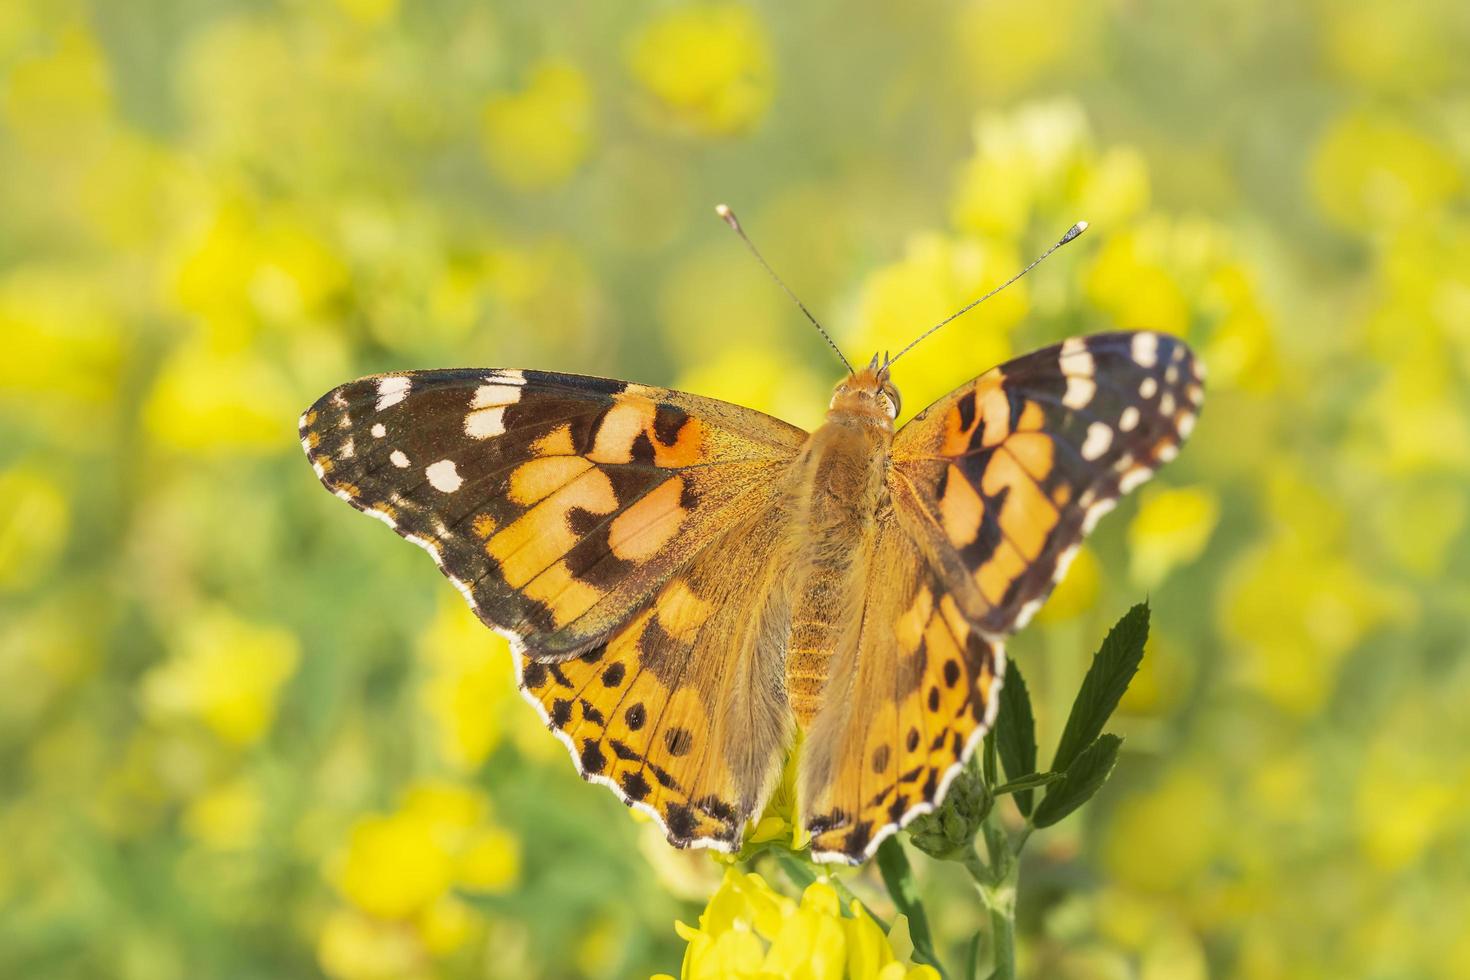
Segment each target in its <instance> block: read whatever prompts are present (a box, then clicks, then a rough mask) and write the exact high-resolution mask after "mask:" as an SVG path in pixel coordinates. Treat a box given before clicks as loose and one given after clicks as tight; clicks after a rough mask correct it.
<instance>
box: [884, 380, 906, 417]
mask: <svg viewBox="0 0 1470 980" xmlns="http://www.w3.org/2000/svg"><path fill="white" fill-rule="evenodd" d="M878 397H879V398H881V399H883V410H884V411H885V412H887V413H888V417H889V418H891V419H896V418H898V411H899V408H900V406H901V405H902V404H903V402H902V400H901V399H900V398H899V397H898V389H897V388H885V389H883V390H882V391H880V392H878Z"/></svg>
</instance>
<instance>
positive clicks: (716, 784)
mask: <svg viewBox="0 0 1470 980" xmlns="http://www.w3.org/2000/svg"><path fill="white" fill-rule="evenodd" d="M783 518H784V514H783V510H782V508H780V507H776V506H773V507H769V508H766V509H765V510H763V511H756V512H754V513H751V514H749V515H747V516H745V517H744V518H743V519H739V520H737V521H736V522H734V523H733V525H732V526H731V527H730V528H729V529H728V530H727V531H726V532H725V533H724V534H723V535H721V536H720V537H719V538H718V539H717V540H716V541H715V542H714V543H713V545H712V546H711V547H709V548H707V549H706V550H705V551H704V552H703V553H702V554H701V555H700V556H699V557H697V558H695V559H694V560H693V561H692V562H690V563H689V564H688V565H687V566H685V567H684V568H682V569H681V570H680V571H679V572H678V573H677V574H675V575H674V576H673V577H672V578H670V579H669V581H668V582H667V583H665V584H664V586H663V588H662V589H661V590H660V591H659V593H658V594H657V595H656V596H655V597H654V599H653V601H652V603H650V604H649V605H648V607H646V608H645V609H643V610H642V611H640V612H639V613H638V614H637V615H636V616H634V618H633V619H632V620H631V621H630V622H629V623H628V624H627V625H625V626H623V627H622V628H621V629H620V630H618V631H617V632H616V633H615V634H614V635H613V636H612V637H611V639H609V640H608V641H607V642H606V643H603V644H601V645H599V646H597V647H595V648H593V649H592V650H590V651H588V652H587V653H585V654H583V655H582V656H580V657H576V658H574V659H572V660H569V661H565V662H562V663H558V664H543V663H538V662H536V661H535V660H532V659H531V658H529V657H526V658H522V661H521V687H522V690H523V691H525V692H526V694H527V695H528V696H529V697H530V698H532V700H533V701H534V702H535V703H536V704H537V705H539V707H540V710H541V712H542V714H543V715H544V716H545V718H546V720H547V722H548V723H549V724H550V725H551V726H552V728H553V730H554V731H556V732H557V734H558V736H559V737H560V738H561V739H562V741H563V742H564V743H565V744H566V745H567V748H568V749H569V750H570V751H571V753H572V755H573V757H574V758H575V759H576V760H577V763H578V767H579V768H580V769H581V771H582V775H583V776H584V777H585V778H587V779H589V780H594V781H597V782H601V783H603V784H605V785H607V786H609V787H611V788H612V789H613V790H614V791H616V792H617V794H618V795H619V796H620V797H621V798H622V799H623V801H624V802H625V803H627V804H628V805H630V806H635V807H638V808H639V809H642V810H644V811H645V812H647V813H649V814H651V815H652V816H654V817H656V818H658V820H659V822H660V824H661V825H662V826H663V827H664V829H665V832H666V833H667V835H668V838H669V841H670V843H672V844H674V845H676V846H679V847H689V846H707V847H714V848H716V849H719V850H733V849H735V848H737V847H739V844H740V835H741V833H742V832H743V830H744V828H745V824H746V821H747V820H749V819H750V818H751V817H752V816H753V815H755V814H758V813H759V812H760V809H761V807H762V806H763V805H764V803H765V799H766V797H767V796H768V795H769V794H770V791H771V788H772V786H773V784H774V782H775V778H776V776H777V775H778V774H779V770H780V763H781V758H782V753H783V751H784V749H785V747H786V745H787V743H788V742H789V739H790V733H791V728H790V711H789V710H788V708H787V706H786V701H785V696H784V692H782V690H781V689H780V686H779V683H778V682H779V678H780V673H781V663H780V660H781V651H782V630H783V628H784V624H785V622H786V616H787V612H786V597H785V593H784V592H783V590H782V587H781V570H780V568H779V567H778V566H777V564H776V563H773V562H772V561H770V560H769V559H770V556H771V555H772V554H774V553H775V552H777V551H778V550H779V548H780V545H781V537H782V534H783V531H784V520H783Z"/></svg>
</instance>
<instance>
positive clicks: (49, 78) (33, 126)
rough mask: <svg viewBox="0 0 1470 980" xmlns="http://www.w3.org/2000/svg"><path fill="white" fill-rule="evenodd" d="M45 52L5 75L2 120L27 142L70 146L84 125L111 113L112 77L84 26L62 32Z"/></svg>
mask: <svg viewBox="0 0 1470 980" xmlns="http://www.w3.org/2000/svg"><path fill="white" fill-rule="evenodd" d="M45 47H46V48H48V49H49V50H45V52H44V53H42V54H40V55H38V56H33V57H30V58H26V59H23V60H21V61H19V62H18V63H17V64H14V65H12V66H10V67H9V70H8V71H7V72H6V74H5V75H4V76H0V121H3V123H4V124H5V127H6V128H7V129H8V130H9V131H10V132H11V133H13V134H16V135H18V136H20V137H21V138H22V139H23V140H25V141H26V142H35V141H40V142H41V143H42V145H43V146H50V147H55V146H56V145H57V144H58V143H59V144H60V145H62V146H65V145H67V144H68V143H69V142H70V141H72V140H74V139H75V136H76V134H77V130H78V125H79V123H82V122H95V121H97V120H99V119H101V118H102V117H104V116H105V115H106V114H107V112H108V111H109V110H110V109H111V107H112V86H111V81H110V80H111V73H110V72H109V71H108V65H107V59H106V57H105V56H104V53H103V51H102V49H101V46H100V45H99V44H98V43H97V41H96V39H95V38H93V37H92V36H91V35H90V34H88V33H87V32H86V31H85V30H83V29H81V28H80V27H68V28H66V29H64V30H62V31H60V32H59V36H58V37H57V38H56V39H55V40H54V41H53V42H52V43H51V44H49V45H46V46H45ZM35 148H37V149H40V148H41V147H35Z"/></svg>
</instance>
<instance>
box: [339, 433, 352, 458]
mask: <svg viewBox="0 0 1470 980" xmlns="http://www.w3.org/2000/svg"><path fill="white" fill-rule="evenodd" d="M356 452H357V447H356V446H354V445H353V444H352V437H351V436H348V437H347V441H346V442H344V443H342V451H341V452H339V453H337V458H338V459H351V458H352V457H353V456H354V455H355V454H356Z"/></svg>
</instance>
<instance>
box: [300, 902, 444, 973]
mask: <svg viewBox="0 0 1470 980" xmlns="http://www.w3.org/2000/svg"><path fill="white" fill-rule="evenodd" d="M317 961H318V962H319V963H320V964H321V968H322V972H323V973H326V974H327V975H328V976H330V977H340V978H341V980H413V978H416V977H425V976H428V975H429V974H428V969H427V968H428V964H427V963H426V962H425V961H424V955H423V952H422V949H421V947H420V944H419V942H418V940H417V938H416V937H415V936H414V934H413V933H412V932H411V931H410V930H408V929H406V928H404V927H403V926H402V925H401V924H398V923H393V922H383V921H380V920H377V919H372V918H369V917H368V916H365V915H363V914H362V913H360V912H357V911H354V910H352V909H337V910H335V911H333V912H331V913H329V914H328V915H327V918H326V920H325V921H324V922H323V923H322V925H321V927H320V929H319V930H318V934H317Z"/></svg>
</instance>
